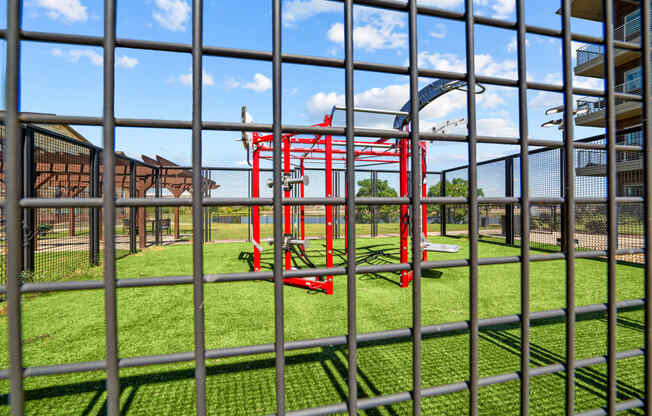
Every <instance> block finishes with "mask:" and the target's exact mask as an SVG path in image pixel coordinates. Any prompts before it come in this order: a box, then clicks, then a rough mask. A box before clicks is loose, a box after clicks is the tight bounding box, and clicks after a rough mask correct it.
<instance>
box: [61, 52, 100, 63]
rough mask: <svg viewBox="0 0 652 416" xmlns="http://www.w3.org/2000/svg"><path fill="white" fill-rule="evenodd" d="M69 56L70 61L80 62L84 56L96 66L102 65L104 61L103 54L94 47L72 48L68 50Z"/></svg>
mask: <svg viewBox="0 0 652 416" xmlns="http://www.w3.org/2000/svg"><path fill="white" fill-rule="evenodd" d="M68 56H69V57H70V62H79V61H80V60H81V59H82V58H86V59H88V61H89V62H90V63H91V64H92V65H94V66H102V63H103V62H104V58H103V57H102V54H100V53H97V52H95V51H94V50H93V49H72V50H70V51H68Z"/></svg>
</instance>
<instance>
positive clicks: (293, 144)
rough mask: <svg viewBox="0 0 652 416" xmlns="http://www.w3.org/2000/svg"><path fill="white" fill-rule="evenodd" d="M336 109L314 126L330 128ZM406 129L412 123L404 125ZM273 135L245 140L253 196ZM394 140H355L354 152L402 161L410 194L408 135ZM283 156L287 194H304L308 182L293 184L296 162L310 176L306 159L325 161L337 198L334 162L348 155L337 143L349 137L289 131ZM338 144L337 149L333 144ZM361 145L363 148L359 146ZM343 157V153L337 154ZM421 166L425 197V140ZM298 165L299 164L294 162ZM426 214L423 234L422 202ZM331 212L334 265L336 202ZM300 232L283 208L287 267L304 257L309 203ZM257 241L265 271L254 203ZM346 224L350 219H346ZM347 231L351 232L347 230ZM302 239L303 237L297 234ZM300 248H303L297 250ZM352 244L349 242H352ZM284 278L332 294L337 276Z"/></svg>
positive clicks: (405, 228) (404, 219) (405, 229)
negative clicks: (295, 191) (300, 134)
mask: <svg viewBox="0 0 652 416" xmlns="http://www.w3.org/2000/svg"><path fill="white" fill-rule="evenodd" d="M342 109H343V108H342V107H334V108H333V113H334V112H335V110H342ZM355 111H361V112H371V113H380V114H391V115H407V113H406V112H404V111H400V112H399V111H385V110H373V109H363V108H356V109H355ZM333 113H331V114H330V115H326V116H324V121H323V122H322V123H319V124H316V125H314V126H315V127H331V125H332V124H331V123H332V120H333ZM405 128H406V130H407V129H408V126H407V125H406V126H405ZM273 140H274V138H273V135H271V134H268V135H261V134H259V133H253V134H252V137H251V142H250V143H246V145H247V146H251V147H250V149H251V153H252V159H253V160H252V177H251V178H252V184H251V185H252V197H253V198H259V197H260V161H261V159H263V160H264V159H272V155H271V153H272V151H273V150H274V147H273ZM392 140H395V143H392V142H390V140H389V139H386V138H380V139H377V140H375V141H360V140H356V141H354V144H355V147H356V150H355V151H354V155H355V158H356V161H361V162H362V161H364V162H367V163H368V162H373V163H398V164H399V173H400V196H401V197H407V196H408V158H409V157H410V156H411V154H410V151H409V149H410V146H409V145H408V144H409V143H408V142H409V138H401V139H392ZM282 146H283V149H282V154H283V174H284V184H283V190H284V195H283V196H284V198H289V197H290V190H291V187H292V186H293V185H299V186H300V197H301V198H303V197H304V189H305V183H304V181H297V180H295V181H294V182H293V183H290V182H289V179H290V175H291V162H292V161H297V162H298V166H299V168H300V170H301V177H302V178H304V177H305V174H304V173H305V166H304V162H305V161H307V160H308V161H322V160H323V161H324V164H325V167H324V170H325V185H326V186H325V188H326V189H325V191H326V192H325V194H326V197H327V198H332V197H333V162H340V161H345V160H346V158H345V157H344V156H343V155H345V154H346V150H345V149H337V147H342V146H344V147H345V146H346V141H345V140H341V139H333V138H332V136H330V135H325V136H322V135H314V136H312V137H305V135H304V137H298V135H297V134H292V133H289V134H284V135H283V136H282ZM334 147H336V148H334ZM357 149H360V150H357ZM338 155H340V156H339V157H337V156H338ZM420 157H421V166H422V178H423V185H422V195H423V196H426V192H427V189H426V182H425V177H426V147H425V144H424V143H421V155H420ZM295 166H296V165H295ZM422 209H423V212H422V221H423V224H422V230H423V233H424V236H426V235H427V213H426V209H427V208H426V206H425V205H423V208H422ZM325 210H326V212H325V214H326V266H327V267H332V266H333V206H332V205H326V206H325ZM299 212H300V227H299V230H300V235H299V236H292V235H291V232H292V228H291V226H292V225H291V224H292V210H291V207H290V206H289V205H286V206H285V207H284V213H283V217H284V218H283V224H284V239H283V241H284V251H285V262H284V263H285V264H284V267H285V270H289V269H291V267H292V254H293V253H294V254H295V255H299V256H301V255H304V256H305V249H304V248H305V241H306V232H305V215H304V212H305V211H304V205H300V208H299ZM408 213H409V209H408V206H407V205H401V207H400V237H401V238H400V240H401V242H400V253H401V262H402V263H407V262H408V238H409V216H408V215H409V214H408ZM252 214H253V215H252V218H253V221H252V222H253V240H254V271H260V269H261V250H262V246H261V240H260V208H259V207H258V206H254V207H253V213H252ZM345 224H346V222H345ZM345 235H346V233H345ZM297 237H298V238H297ZM292 245H294V246H297V248H298V250H293V247H292ZM347 247H348V244H347ZM423 259H424V260H427V252H426V251H425V250H424V252H423ZM411 280H412V273H411V272H408V271H402V272H401V287H408V285H409V283H410V281H411ZM284 282H285V283H286V284H288V285H292V286H298V287H304V288H307V289H310V290H318V291H324V292H326V294H329V295H330V294H333V276H326V277H325V278H317V277H315V278H285V279H284Z"/></svg>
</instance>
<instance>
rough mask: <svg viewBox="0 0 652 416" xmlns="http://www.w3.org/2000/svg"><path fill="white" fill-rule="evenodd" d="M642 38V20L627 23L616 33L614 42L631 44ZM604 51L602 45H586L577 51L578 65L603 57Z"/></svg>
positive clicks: (637, 19) (617, 29)
mask: <svg viewBox="0 0 652 416" xmlns="http://www.w3.org/2000/svg"><path fill="white" fill-rule="evenodd" d="M640 36H641V18H640V17H637V18H636V19H634V20H632V21H629V22H627V23H625V24H624V25H622V26H619V27H617V28H616V30H615V31H614V40H618V41H623V42H630V41H632V40H635V39H637V38H639V37H640ZM603 55H604V49H603V47H602V46H601V45H593V44H586V45H584V46H582V47H581V48H579V49H578V50H577V65H582V64H585V63H587V62H589V61H591V60H593V59H596V58H599V57H602V56H603Z"/></svg>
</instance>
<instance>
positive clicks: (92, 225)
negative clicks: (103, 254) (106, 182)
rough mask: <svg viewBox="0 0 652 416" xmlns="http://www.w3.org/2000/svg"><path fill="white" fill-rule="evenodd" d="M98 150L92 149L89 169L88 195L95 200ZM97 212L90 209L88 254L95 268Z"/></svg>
mask: <svg viewBox="0 0 652 416" xmlns="http://www.w3.org/2000/svg"><path fill="white" fill-rule="evenodd" d="M96 155H97V150H95V149H90V155H89V159H90V166H89V169H88V191H89V192H88V194H89V196H90V197H91V198H95V197H96V196H95V194H96V193H97V184H96V182H95V180H96V179H95V164H96V162H97V156H96ZM95 210H96V208H89V209H88V247H89V250H88V254H89V263H90V265H91V266H95V250H96V249H97V248H96V243H97V241H96V239H95V237H96V227H97V223H96V222H95Z"/></svg>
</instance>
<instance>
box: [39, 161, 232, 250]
mask: <svg viewBox="0 0 652 416" xmlns="http://www.w3.org/2000/svg"><path fill="white" fill-rule="evenodd" d="M33 153H34V154H33V155H31V157H32V158H33V159H32V160H33V163H32V165H33V166H34V169H33V171H32V177H33V179H32V183H33V188H32V190H31V195H33V196H37V197H45V198H76V197H80V196H89V195H90V193H91V192H92V191H91V189H92V181H93V178H94V175H93V169H96V171H97V179H96V184H95V186H96V188H95V189H102V187H101V184H102V180H103V175H104V168H103V166H102V164H101V163H99V164H98V166H97V168H94V166H93V163H94V162H93V158H92V157H91V155H90V154H88V153H78V154H74V153H70V152H61V151H56V152H52V151H46V150H44V149H40V148H37V149H36V150H35V151H34V152H33ZM116 156H117V158H116V166H115V184H116V192H117V193H118V194H119V195H124V196H130V197H135V198H145V197H146V195H147V192H148V191H150V190H151V189H152V188H155V187H157V186H158V190H156V188H155V192H156V194H157V195H159V194H160V190H162V189H165V190H167V191H168V192H170V194H171V195H172V196H173V197H174V198H179V197H180V196H181V195H182V194H183V193H184V192H189V193H190V194H192V189H193V184H192V172H191V171H190V170H188V169H183V168H180V167H179V166H178V165H177V164H175V163H174V162H172V161H170V160H167V159H165V158H163V157H161V156H159V155H156V157H155V158H151V157H148V156H145V155H142V156H141V157H142V162H140V161H137V160H132V159H128V158H126V157H124V156H123V155H121V154H116ZM99 160H101V158H99ZM95 163H97V162H95ZM132 174H133V175H132ZM218 187H219V185H217V184H216V183H215V182H214V181H211V180H208V179H204V182H203V184H202V190H203V191H207V190H211V189H217V188H218ZM136 210H137V214H136V217H137V224H138V230H139V232H138V235H139V241H138V243H139V244H138V245H139V247H140V248H144V247H145V245H146V243H147V232H146V224H147V209H146V208H145V207H140V208H137V209H136ZM68 216H69V220H68V222H69V229H68V234H69V236H73V235H74V234H75V210H74V209H70V210H69V211H68ZM99 224H101V219H100V221H99ZM99 224H98V225H99ZM179 228H180V227H179V207H175V208H174V238H175V239H178V238H179V237H180V229H179ZM101 229H102V227H99V233H100V234H99V235H100V236H101ZM141 230H142V231H141Z"/></svg>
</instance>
